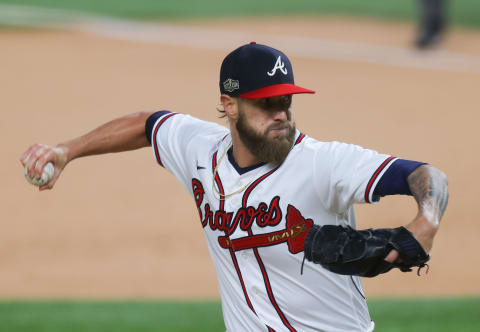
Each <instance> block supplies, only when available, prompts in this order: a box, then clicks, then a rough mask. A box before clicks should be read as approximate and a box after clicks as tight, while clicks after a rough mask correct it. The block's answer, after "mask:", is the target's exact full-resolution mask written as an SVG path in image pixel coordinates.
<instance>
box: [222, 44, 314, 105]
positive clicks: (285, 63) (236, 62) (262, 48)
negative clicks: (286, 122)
mask: <svg viewBox="0 0 480 332" xmlns="http://www.w3.org/2000/svg"><path fill="white" fill-rule="evenodd" d="M220 93H221V94H226V95H229V96H232V97H241V98H246V99H257V98H268V97H275V96H282V95H290V94H297V93H315V91H312V90H308V89H305V88H302V87H299V86H297V85H295V81H294V79H293V70H292V64H291V63H290V60H289V59H288V58H287V56H286V55H285V54H284V53H282V52H281V51H279V50H276V49H274V48H272V47H269V46H266V45H261V44H257V43H255V42H252V43H250V44H246V45H243V46H240V47H239V48H237V49H236V50H234V51H233V52H231V53H230V54H229V55H227V56H226V57H225V59H224V60H223V62H222V66H221V68H220Z"/></svg>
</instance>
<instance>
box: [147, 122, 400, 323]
mask: <svg viewBox="0 0 480 332" xmlns="http://www.w3.org/2000/svg"><path fill="white" fill-rule="evenodd" d="M231 141H232V140H231V136H230V130H229V129H228V128H225V127H223V126H220V125H218V124H215V123H210V122H205V121H201V120H199V119H196V118H194V117H191V116H188V115H184V114H177V113H166V114H165V115H163V116H162V117H161V118H159V119H158V120H157V121H156V123H155V125H154V128H153V130H152V147H153V150H154V156H155V158H156V160H157V162H159V163H160V164H161V165H162V166H164V167H165V168H166V169H167V170H169V171H171V172H172V173H173V174H174V175H175V176H176V177H177V178H178V179H179V180H180V182H181V183H182V184H183V186H184V187H185V188H186V189H187V190H188V191H189V192H190V193H191V194H192V196H193V197H194V200H195V203H196V204H197V207H198V211H199V215H200V222H201V223H200V225H201V226H202V227H203V229H204V232H205V237H206V240H207V243H208V249H209V252H210V255H211V257H212V259H213V262H214V264H215V269H216V273H217V277H218V283H219V289H220V294H221V300H222V310H223V316H224V321H225V325H226V328H227V331H232V332H233V331H242V332H244V331H302V332H309V331H342V332H347V331H348V332H351V331H372V330H373V327H374V324H373V322H372V321H371V319H370V316H369V313H368V308H367V304H366V301H365V298H364V296H363V289H362V284H361V279H360V278H357V277H350V276H344V275H338V274H334V273H331V272H329V271H327V270H325V269H324V268H322V267H321V266H320V265H317V264H313V263H310V262H305V265H304V271H303V274H300V269H301V265H302V260H303V256H304V255H303V241H304V238H305V236H306V234H307V231H308V229H310V228H311V226H312V224H313V223H315V224H319V225H325V224H332V225H350V226H352V227H355V216H354V211H353V204H354V203H364V202H372V193H373V191H374V188H375V186H376V184H377V182H378V180H379V178H380V177H381V175H382V174H383V173H384V172H385V171H386V169H387V168H388V167H389V166H390V165H391V164H392V163H393V161H394V160H395V158H393V157H390V156H388V155H383V154H379V153H377V152H375V151H372V150H366V149H363V148H361V147H358V146H356V145H351V144H344V143H339V142H319V141H316V140H315V139H312V138H310V137H308V136H306V135H304V134H301V133H300V132H298V131H297V132H296V136H295V144H294V146H293V147H292V150H291V151H290V153H289V154H288V156H287V158H286V160H285V161H284V162H283V163H282V164H281V165H280V166H273V165H271V164H263V165H260V166H259V167H256V168H255V167H252V169H251V170H249V171H247V172H245V173H243V172H241V173H242V174H240V173H239V171H238V166H237V167H236V165H234V162H233V163H232V160H230V158H227V154H226V150H227V149H228V148H229V147H230V145H231ZM222 156H223V158H221V157H222ZM215 169H216V172H215ZM214 174H215V177H214ZM213 186H214V188H215V190H214V189H212V187H213ZM243 188H244V189H243ZM239 189H243V190H241V191H240V192H238V193H235V191H238V190H239ZM217 191H218V192H219V193H220V194H218V193H217ZM231 193H235V194H233V195H231V196H228V195H229V194H231ZM222 195H227V197H224V196H222Z"/></svg>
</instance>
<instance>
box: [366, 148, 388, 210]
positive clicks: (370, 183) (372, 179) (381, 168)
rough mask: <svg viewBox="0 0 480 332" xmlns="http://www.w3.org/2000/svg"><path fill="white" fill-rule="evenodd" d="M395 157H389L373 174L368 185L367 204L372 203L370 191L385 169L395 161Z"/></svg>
mask: <svg viewBox="0 0 480 332" xmlns="http://www.w3.org/2000/svg"><path fill="white" fill-rule="evenodd" d="M393 159H395V157H388V158H387V159H386V160H385V161H384V162H383V163H382V164H381V165H380V166H379V167H378V168H377V170H376V171H375V173H373V175H372V177H371V178H370V181H368V184H367V189H365V202H367V203H371V202H370V199H369V197H370V190H371V189H372V186H373V184H374V183H375V180H376V179H377V177H378V175H379V174H380V173H381V172H382V171H383V169H384V168H385V167H386V166H387V165H388V164H389V163H390V162H391V161H392V160H393Z"/></svg>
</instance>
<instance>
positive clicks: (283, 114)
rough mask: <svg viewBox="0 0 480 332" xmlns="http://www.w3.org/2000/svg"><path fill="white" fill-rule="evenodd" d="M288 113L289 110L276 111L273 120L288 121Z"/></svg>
mask: <svg viewBox="0 0 480 332" xmlns="http://www.w3.org/2000/svg"><path fill="white" fill-rule="evenodd" d="M287 113H288V111H287V110H278V111H274V114H273V119H274V120H275V121H286V120H288V114H287Z"/></svg>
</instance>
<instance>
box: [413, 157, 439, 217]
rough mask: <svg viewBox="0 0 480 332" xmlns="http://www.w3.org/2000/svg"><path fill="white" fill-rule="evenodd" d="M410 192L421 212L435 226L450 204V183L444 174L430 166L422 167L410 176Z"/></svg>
mask: <svg viewBox="0 0 480 332" xmlns="http://www.w3.org/2000/svg"><path fill="white" fill-rule="evenodd" d="M408 185H409V186H410V191H411V192H412V195H413V196H414V197H415V200H416V201H417V204H418V209H419V212H420V213H422V214H424V215H425V217H426V218H427V219H428V220H429V221H430V222H432V223H433V224H434V225H438V224H439V223H440V219H441V218H442V216H443V213H444V212H445V209H446V208H447V204H448V183H447V177H446V176H445V174H444V173H443V172H441V171H440V170H438V169H436V168H435V167H432V166H429V165H422V166H420V167H419V168H417V169H416V170H415V171H413V172H412V173H411V174H410V175H409V176H408Z"/></svg>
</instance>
